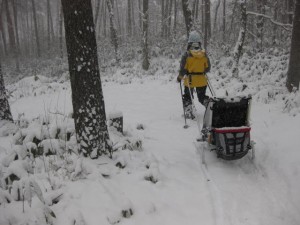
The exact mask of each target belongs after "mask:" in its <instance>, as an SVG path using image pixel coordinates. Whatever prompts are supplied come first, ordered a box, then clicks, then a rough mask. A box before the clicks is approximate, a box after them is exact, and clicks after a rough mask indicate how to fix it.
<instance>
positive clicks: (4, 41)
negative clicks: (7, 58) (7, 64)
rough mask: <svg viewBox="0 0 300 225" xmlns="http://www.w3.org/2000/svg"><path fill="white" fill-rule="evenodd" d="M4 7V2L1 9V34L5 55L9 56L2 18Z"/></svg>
mask: <svg viewBox="0 0 300 225" xmlns="http://www.w3.org/2000/svg"><path fill="white" fill-rule="evenodd" d="M3 5H4V2H2V4H1V8H0V32H1V37H2V43H3V50H4V54H5V55H7V44H6V35H5V30H4V26H3V18H2V15H3V11H4V9H3V8H4V6H3Z"/></svg>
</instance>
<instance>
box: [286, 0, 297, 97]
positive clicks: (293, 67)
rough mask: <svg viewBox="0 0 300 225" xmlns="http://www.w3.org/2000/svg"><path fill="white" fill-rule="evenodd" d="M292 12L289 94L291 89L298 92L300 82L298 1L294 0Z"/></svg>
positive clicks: (287, 83) (288, 75) (287, 84)
mask: <svg viewBox="0 0 300 225" xmlns="http://www.w3.org/2000/svg"><path fill="white" fill-rule="evenodd" d="M294 12H295V13H294V21H293V33H292V43H291V52H290V62H289V69H288V74H287V82H286V86H287V88H288V90H289V91H290V92H291V91H293V89H297V90H299V82H300V63H299V59H300V41H299V40H300V0H296V3H295V11H294Z"/></svg>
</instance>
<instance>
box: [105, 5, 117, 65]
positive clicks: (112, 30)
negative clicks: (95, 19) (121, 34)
mask: <svg viewBox="0 0 300 225" xmlns="http://www.w3.org/2000/svg"><path fill="white" fill-rule="evenodd" d="M106 4H107V10H108V14H109V21H110V36H111V42H112V44H113V46H114V49H115V57H116V62H117V63H118V62H119V61H120V59H119V50H118V48H119V47H118V46H119V45H118V36H117V30H116V25H115V17H114V10H113V4H112V2H111V0H106Z"/></svg>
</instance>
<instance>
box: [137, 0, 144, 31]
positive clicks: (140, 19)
mask: <svg viewBox="0 0 300 225" xmlns="http://www.w3.org/2000/svg"><path fill="white" fill-rule="evenodd" d="M138 6H139V28H140V31H141V30H142V29H143V20H142V4H141V0H138Z"/></svg>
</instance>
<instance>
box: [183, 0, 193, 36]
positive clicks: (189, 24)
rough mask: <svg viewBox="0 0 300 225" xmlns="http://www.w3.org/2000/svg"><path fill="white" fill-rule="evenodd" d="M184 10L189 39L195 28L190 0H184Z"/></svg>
mask: <svg viewBox="0 0 300 225" xmlns="http://www.w3.org/2000/svg"><path fill="white" fill-rule="evenodd" d="M182 10H183V16H184V20H185V26H186V34H187V37H189V34H190V32H191V30H192V27H193V20H192V12H191V10H190V9H189V0H182Z"/></svg>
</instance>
